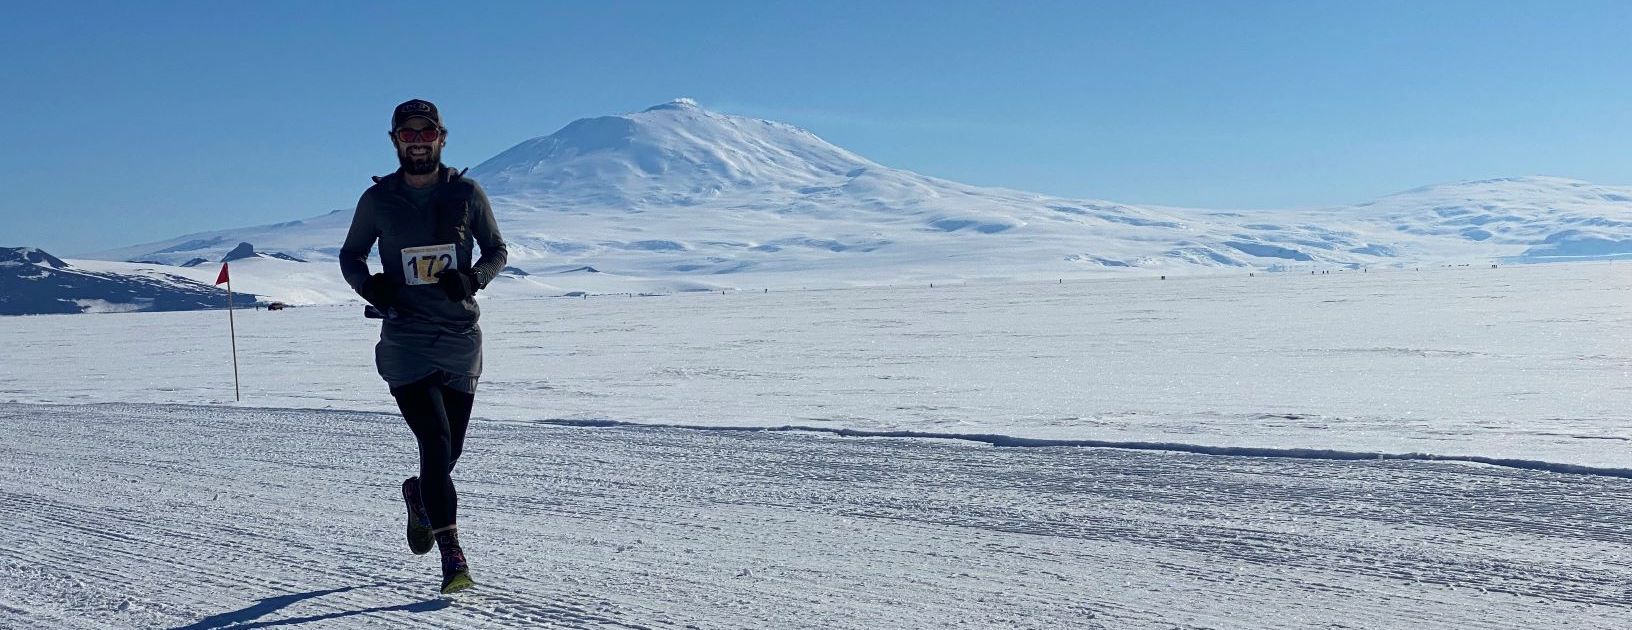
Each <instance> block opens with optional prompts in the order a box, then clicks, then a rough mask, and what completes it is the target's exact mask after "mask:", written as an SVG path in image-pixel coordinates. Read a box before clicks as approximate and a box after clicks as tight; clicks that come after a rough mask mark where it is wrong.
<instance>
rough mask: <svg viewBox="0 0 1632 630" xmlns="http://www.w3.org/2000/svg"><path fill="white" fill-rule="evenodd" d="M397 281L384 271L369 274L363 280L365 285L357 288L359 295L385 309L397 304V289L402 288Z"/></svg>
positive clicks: (376, 306)
mask: <svg viewBox="0 0 1632 630" xmlns="http://www.w3.org/2000/svg"><path fill="white" fill-rule="evenodd" d="M401 288H402V287H401V285H398V284H397V283H396V281H394V280H392V279H391V278H390V277H388V276H386V275H385V274H383V273H377V274H374V275H372V276H369V277H368V279H367V280H364V281H363V286H362V288H360V289H357V295H361V296H363V299H365V300H368V303H369V304H373V305H374V308H377V309H380V310H381V311H384V310H386V309H388V308H391V307H392V306H395V305H396V304H397V291H398V290H399V289H401Z"/></svg>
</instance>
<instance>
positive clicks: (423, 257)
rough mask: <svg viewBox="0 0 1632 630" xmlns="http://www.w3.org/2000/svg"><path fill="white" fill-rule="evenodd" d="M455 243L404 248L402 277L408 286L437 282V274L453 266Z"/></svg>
mask: <svg viewBox="0 0 1632 630" xmlns="http://www.w3.org/2000/svg"><path fill="white" fill-rule="evenodd" d="M455 251H456V250H454V248H453V243H448V244H447V245H426V246H424V247H404V248H402V277H404V278H407V279H408V286H413V287H417V286H419V285H422V284H436V274H439V273H442V270H444V269H447V268H449V267H452V266H453V257H454V253H455Z"/></svg>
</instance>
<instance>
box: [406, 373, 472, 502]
mask: <svg viewBox="0 0 1632 630" xmlns="http://www.w3.org/2000/svg"><path fill="white" fill-rule="evenodd" d="M391 395H392V396H394V397H396V399H397V408H399V409H401V410H402V417H403V419H404V420H407V421H408V428H410V429H413V430H414V439H416V440H418V441H419V487H420V493H421V494H422V495H423V496H424V499H425V511H426V512H427V513H429V514H430V516H431V527H433V528H436V529H441V528H443V527H448V526H450V525H453V524H455V523H457V522H458V513H459V497H458V496H457V495H455V494H454V490H453V477H452V474H453V466H454V464H455V463H457V462H458V461H459V453H460V452H461V451H463V450H464V448H465V429H466V428H467V427H469V426H470V408H471V405H472V403H474V402H475V400H476V397H475V396H474V395H472V394H467V393H464V392H462V391H459V390H457V389H453V388H450V387H447V386H445V385H442V375H441V374H437V375H434V376H431V377H428V378H425V379H423V380H420V381H416V382H414V383H410V384H408V385H404V386H402V387H398V388H396V389H393V390H391Z"/></svg>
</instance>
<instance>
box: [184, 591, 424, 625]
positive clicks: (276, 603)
mask: <svg viewBox="0 0 1632 630" xmlns="http://www.w3.org/2000/svg"><path fill="white" fill-rule="evenodd" d="M381 586H385V584H364V585H361V586H346V587H342V588H331V589H326V590H321V591H311V592H309V593H293V594H290V595H279V596H277V597H268V598H266V599H263V600H260V601H259V602H256V603H255V604H254V605H252V606H250V607H248V608H245V609H243V610H234V611H232V612H224V613H221V614H219V615H210V616H208V617H205V618H203V619H200V620H198V621H197V622H196V623H193V624H191V625H186V626H178V627H176V628H172V629H171V630H215V629H224V628H233V629H234V630H238V629H241V628H270V627H274V626H293V625H298V624H303V623H312V622H317V621H328V620H330V619H341V618H344V617H351V616H355V615H370V614H374V613H383V612H411V613H422V612H431V611H433V610H441V609H443V608H447V607H448V606H450V605H451V603H450V602H449V601H448V600H446V599H428V600H425V601H419V602H414V603H411V604H398V605H396V606H375V607H373V608H363V609H359V610H346V611H341V612H333V613H326V614H322V615H311V616H307V617H293V618H290V619H277V620H273V621H255V620H256V619H260V618H261V617H265V616H267V615H270V614H272V613H275V612H277V611H279V610H283V609H284V608H287V607H288V606H290V605H291V604H295V603H297V602H300V601H304V600H308V599H312V598H316V597H322V596H324V595H333V594H335V593H345V592H347V591H355V590H357V589H360V588H375V587H381Z"/></svg>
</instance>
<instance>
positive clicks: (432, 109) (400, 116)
mask: <svg viewBox="0 0 1632 630" xmlns="http://www.w3.org/2000/svg"><path fill="white" fill-rule="evenodd" d="M409 118H424V119H425V120H429V121H431V124H433V125H436V126H437V127H438V128H441V127H442V115H441V114H438V113H437V112H436V105H435V104H433V103H431V102H430V101H426V100H421V99H417V98H416V99H413V100H411V101H406V102H404V103H403V104H401V105H398V106H397V109H396V110H394V111H393V112H392V113H391V128H392V129H397V128H399V127H402V123H405V122H408V119H409Z"/></svg>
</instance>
